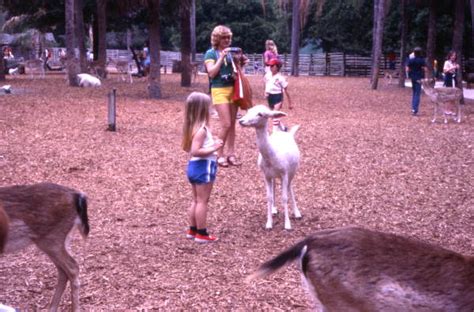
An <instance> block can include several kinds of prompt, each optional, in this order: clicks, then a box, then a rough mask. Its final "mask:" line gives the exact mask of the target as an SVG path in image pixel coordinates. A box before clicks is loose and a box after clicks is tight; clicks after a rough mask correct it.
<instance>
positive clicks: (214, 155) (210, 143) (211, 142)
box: [190, 126, 217, 161]
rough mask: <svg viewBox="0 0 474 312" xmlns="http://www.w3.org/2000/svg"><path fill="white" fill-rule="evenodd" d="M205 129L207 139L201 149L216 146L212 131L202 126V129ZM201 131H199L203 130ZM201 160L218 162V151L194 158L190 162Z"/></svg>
mask: <svg viewBox="0 0 474 312" xmlns="http://www.w3.org/2000/svg"><path fill="white" fill-rule="evenodd" d="M202 128H204V131H206V138H205V139H204V143H203V144H202V146H201V148H208V147H212V146H214V143H215V142H214V138H213V137H212V133H211V131H210V130H209V129H208V128H207V127H206V126H202V127H201V129H202ZM201 129H199V130H201ZM201 159H209V160H216V159H217V151H215V152H213V153H211V154H209V155H207V156H203V157H196V156H192V157H191V159H190V161H193V160H201Z"/></svg>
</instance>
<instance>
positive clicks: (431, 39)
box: [426, 0, 436, 78]
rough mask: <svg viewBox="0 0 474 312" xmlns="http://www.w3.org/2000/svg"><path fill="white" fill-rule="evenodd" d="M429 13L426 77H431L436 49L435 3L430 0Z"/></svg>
mask: <svg viewBox="0 0 474 312" xmlns="http://www.w3.org/2000/svg"><path fill="white" fill-rule="evenodd" d="M429 6H430V8H429V9H430V14H429V19H428V41H427V43H426V63H427V64H426V67H427V68H428V78H432V77H433V61H434V59H435V49H436V3H435V1H434V0H430V2H429Z"/></svg>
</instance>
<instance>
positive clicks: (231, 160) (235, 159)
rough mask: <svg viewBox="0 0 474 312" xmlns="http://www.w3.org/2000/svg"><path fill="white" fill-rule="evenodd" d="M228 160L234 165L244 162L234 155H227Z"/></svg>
mask: <svg viewBox="0 0 474 312" xmlns="http://www.w3.org/2000/svg"><path fill="white" fill-rule="evenodd" d="M227 162H228V163H229V164H231V165H232V166H241V165H242V162H241V161H239V160H238V159H237V157H235V156H234V155H232V156H229V157H227Z"/></svg>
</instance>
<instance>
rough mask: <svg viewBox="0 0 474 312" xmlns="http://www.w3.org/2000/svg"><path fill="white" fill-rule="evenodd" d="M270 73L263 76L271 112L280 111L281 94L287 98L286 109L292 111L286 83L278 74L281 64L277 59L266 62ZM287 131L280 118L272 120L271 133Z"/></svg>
mask: <svg viewBox="0 0 474 312" xmlns="http://www.w3.org/2000/svg"><path fill="white" fill-rule="evenodd" d="M268 65H269V66H270V71H269V72H268V73H267V74H265V97H266V98H267V101H268V106H269V107H270V109H271V110H274V109H276V110H280V109H281V107H282V103H283V93H285V95H286V97H287V98H288V107H289V108H290V109H293V104H292V103H291V98H290V94H289V93H288V89H287V88H288V81H287V80H286V78H285V77H283V75H282V74H280V69H281V66H282V64H281V62H280V61H279V60H278V59H272V60H270V61H269V62H268ZM274 130H281V131H287V130H288V129H287V128H286V127H285V126H284V125H283V123H282V122H281V121H280V118H273V131H274Z"/></svg>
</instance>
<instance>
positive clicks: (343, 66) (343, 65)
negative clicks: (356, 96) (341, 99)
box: [342, 52, 346, 77]
mask: <svg viewBox="0 0 474 312" xmlns="http://www.w3.org/2000/svg"><path fill="white" fill-rule="evenodd" d="M345 76H346V52H342V77H345Z"/></svg>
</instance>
